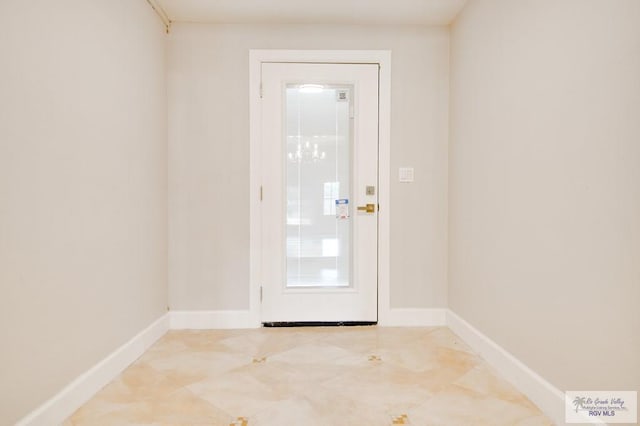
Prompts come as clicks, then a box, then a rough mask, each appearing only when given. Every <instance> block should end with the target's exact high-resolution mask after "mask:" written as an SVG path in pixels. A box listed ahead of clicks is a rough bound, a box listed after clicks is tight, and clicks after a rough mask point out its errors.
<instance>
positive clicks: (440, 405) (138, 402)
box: [64, 327, 552, 426]
mask: <svg viewBox="0 0 640 426" xmlns="http://www.w3.org/2000/svg"><path fill="white" fill-rule="evenodd" d="M149 424H153V425H220V426H258V425H267V426H281V425H282V426H284V425H286V426H298V425H304V426H316V425H317V426H351V425H353V426H377V425H380V426H389V425H424V426H426V425H446V426H456V425H464V426H468V425H522V426H532V425H550V424H552V422H551V421H550V420H549V419H548V418H547V417H545V416H544V415H543V414H542V413H541V412H540V410H539V409H538V408H537V407H536V406H535V405H534V404H533V403H532V402H531V401H529V400H528V399H527V398H526V397H525V396H523V395H522V394H521V393H519V392H518V391H517V390H516V389H514V388H513V387H512V386H511V385H509V384H508V383H506V382H505V381H504V380H502V379H501V378H500V377H498V376H497V375H496V373H495V372H494V371H492V369H491V368H490V367H489V366H488V365H487V364H486V363H485V362H484V361H483V360H482V359H480V358H479V357H478V356H477V355H475V354H474V353H473V352H472V351H471V349H470V348H469V347H468V346H467V345H466V344H465V343H464V342H462V341H461V340H460V339H459V338H458V337H457V336H456V335H454V334H453V333H452V332H451V331H449V329H447V328H444V327H432V328H382V327H333V328H325V327H322V328H276V329H274V328H263V329H256V330H207V331H170V332H169V333H167V334H166V335H165V336H164V337H163V338H161V339H160V340H159V341H158V342H157V343H156V344H155V345H154V346H152V347H151V348H150V349H149V350H148V351H147V352H146V353H145V354H144V355H143V356H142V357H141V358H140V359H138V360H137V361H136V362H135V363H134V364H133V365H131V366H130V367H129V368H128V369H127V370H125V371H124V372H123V373H122V374H121V375H120V377H118V378H117V379H115V380H114V381H113V382H111V383H110V384H109V385H107V386H106V387H105V388H104V389H102V390H101V391H100V392H98V393H97V394H96V395H95V396H94V397H93V399H91V400H90V401H89V402H87V403H86V404H85V405H84V406H82V407H81V408H80V409H79V410H78V411H76V412H75V413H74V414H73V415H72V416H71V417H70V418H69V419H68V420H67V421H66V422H65V423H64V426H70V425H149Z"/></svg>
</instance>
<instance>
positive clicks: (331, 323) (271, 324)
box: [262, 321, 378, 327]
mask: <svg viewBox="0 0 640 426" xmlns="http://www.w3.org/2000/svg"><path fill="white" fill-rule="evenodd" d="M377 324H378V321H284V322H263V323H262V326H263V327H356V326H371V325H377Z"/></svg>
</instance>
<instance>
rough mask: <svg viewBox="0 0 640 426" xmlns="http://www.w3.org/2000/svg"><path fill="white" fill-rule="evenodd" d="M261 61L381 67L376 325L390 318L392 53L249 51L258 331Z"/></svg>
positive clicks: (253, 290)
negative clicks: (374, 65)
mask: <svg viewBox="0 0 640 426" xmlns="http://www.w3.org/2000/svg"><path fill="white" fill-rule="evenodd" d="M263 62H294V63H306V62H310V63H329V64H359V63H360V64H379V65H380V74H379V78H380V79H379V85H380V86H379V93H378V96H379V97H378V105H379V111H378V132H379V134H378V179H379V182H378V202H379V204H380V206H381V208H380V210H379V211H378V324H380V325H387V322H389V319H390V293H391V291H390V273H389V266H390V242H389V240H390V227H391V203H390V201H391V197H390V189H391V51H390V50H262V49H260V50H250V51H249V170H250V172H249V175H250V176H249V259H250V260H249V265H250V272H249V283H250V284H249V312H250V318H251V319H250V321H251V323H253V324H254V325H255V327H260V285H261V283H260V280H261V276H262V258H261V241H260V239H261V235H262V223H261V215H262V210H261V208H262V206H261V203H260V185H261V176H262V160H261V156H260V148H261V146H262V134H261V122H262V112H261V108H260V81H261V75H260V74H261V64H262V63H263Z"/></svg>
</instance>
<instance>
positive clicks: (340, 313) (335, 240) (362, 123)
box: [261, 63, 378, 323]
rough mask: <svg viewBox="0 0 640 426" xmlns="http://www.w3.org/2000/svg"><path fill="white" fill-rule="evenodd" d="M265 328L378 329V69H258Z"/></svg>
mask: <svg viewBox="0 0 640 426" xmlns="http://www.w3.org/2000/svg"><path fill="white" fill-rule="evenodd" d="M261 155H262V191H263V192H262V194H263V196H262V248H261V249H262V288H261V295H262V310H261V321H262V322H263V323H273V322H276V323H277V322H350V321H353V322H376V321H377V271H378V268H377V250H378V246H377V241H378V237H377V232H378V220H377V216H378V214H377V210H378V195H377V194H378V65H377V64H300V63H263V64H262V154H261Z"/></svg>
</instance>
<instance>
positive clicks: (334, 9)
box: [156, 0, 467, 25]
mask: <svg viewBox="0 0 640 426" xmlns="http://www.w3.org/2000/svg"><path fill="white" fill-rule="evenodd" d="M466 1H467V0H156V2H157V3H158V4H159V5H160V6H161V7H162V8H163V9H164V11H165V12H166V14H167V16H168V17H169V19H170V20H171V21H172V22H202V23H250V24H258V23H264V24H404V25H447V24H449V23H450V22H451V21H452V20H453V19H454V18H455V17H456V15H457V14H458V12H459V11H460V10H461V9H462V8H463V7H464V5H465V3H466Z"/></svg>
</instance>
